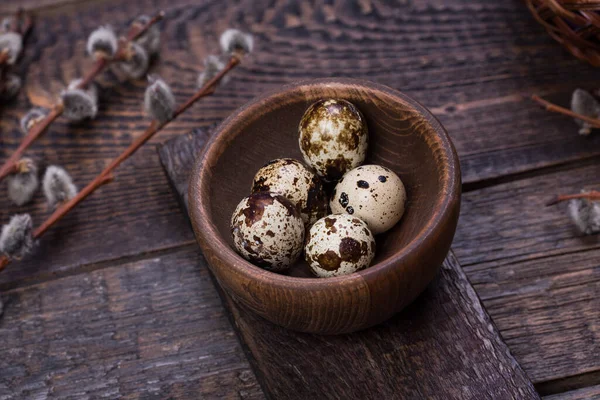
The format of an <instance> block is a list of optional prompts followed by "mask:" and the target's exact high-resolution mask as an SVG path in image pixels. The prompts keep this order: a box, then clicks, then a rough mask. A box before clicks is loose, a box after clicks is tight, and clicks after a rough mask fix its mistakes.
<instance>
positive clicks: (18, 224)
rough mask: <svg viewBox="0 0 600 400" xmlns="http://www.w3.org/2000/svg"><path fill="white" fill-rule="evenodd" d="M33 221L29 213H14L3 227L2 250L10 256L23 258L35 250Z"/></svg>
mask: <svg viewBox="0 0 600 400" xmlns="http://www.w3.org/2000/svg"><path fill="white" fill-rule="evenodd" d="M32 231H33V222H32V221H31V216H30V215H29V214H17V215H13V216H12V218H11V219H10V222H9V223H8V224H6V225H4V226H3V227H2V233H0V251H2V253H4V254H5V255H6V256H7V257H8V258H14V259H17V260H19V259H21V258H23V257H25V256H26V255H28V254H30V253H31V251H32V250H33V245H34V240H33V232H32Z"/></svg>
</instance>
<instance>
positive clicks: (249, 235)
mask: <svg viewBox="0 0 600 400" xmlns="http://www.w3.org/2000/svg"><path fill="white" fill-rule="evenodd" d="M231 235H232V236H233V245H234V247H235V249H236V250H237V252H238V253H239V254H240V255H241V256H242V257H244V258H245V259H246V260H248V261H250V262H252V263H254V264H255V265H257V266H259V267H261V268H264V269H266V270H269V271H275V272H279V271H284V270H286V269H287V268H288V267H289V266H290V265H291V264H293V263H294V262H295V261H296V260H297V259H298V257H299V256H300V254H301V253H302V245H303V243H304V223H303V222H302V218H301V217H300V213H299V212H298V210H296V207H294V205H293V204H292V203H291V202H290V201H289V200H288V199H286V198H285V197H283V196H281V195H280V194H276V193H269V192H259V193H253V194H251V195H250V196H248V197H245V198H244V199H243V200H242V201H241V202H240V203H239V204H238V206H237V207H236V209H235V211H234V212H233V215H232V216H231Z"/></svg>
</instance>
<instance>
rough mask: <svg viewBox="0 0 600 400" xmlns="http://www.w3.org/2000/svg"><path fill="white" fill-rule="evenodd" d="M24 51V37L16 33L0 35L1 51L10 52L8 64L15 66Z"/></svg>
mask: <svg viewBox="0 0 600 400" xmlns="http://www.w3.org/2000/svg"><path fill="white" fill-rule="evenodd" d="M22 49H23V36H21V35H19V34H18V33H16V32H5V33H2V34H0V51H7V52H8V60H7V63H8V64H14V63H15V62H16V61H17V58H18V57H19V54H21V50H22Z"/></svg>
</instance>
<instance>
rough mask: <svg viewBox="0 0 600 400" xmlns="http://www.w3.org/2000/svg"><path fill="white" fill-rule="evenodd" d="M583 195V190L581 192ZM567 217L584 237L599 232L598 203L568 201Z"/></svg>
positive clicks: (586, 200) (578, 200)
mask: <svg viewBox="0 0 600 400" xmlns="http://www.w3.org/2000/svg"><path fill="white" fill-rule="evenodd" d="M581 192H582V193H585V192H586V191H585V190H582V191H581ZM569 216H570V217H571V220H572V221H573V223H574V224H575V226H577V228H578V229H579V231H581V233H583V234H585V235H591V234H594V233H599V232H600V201H592V200H588V199H573V200H570V201H569Z"/></svg>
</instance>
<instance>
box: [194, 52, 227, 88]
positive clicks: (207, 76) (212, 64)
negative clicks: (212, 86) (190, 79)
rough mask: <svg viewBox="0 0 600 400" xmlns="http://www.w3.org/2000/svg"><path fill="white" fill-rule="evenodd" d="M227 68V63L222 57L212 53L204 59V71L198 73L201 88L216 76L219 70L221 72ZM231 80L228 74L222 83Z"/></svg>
mask: <svg viewBox="0 0 600 400" xmlns="http://www.w3.org/2000/svg"><path fill="white" fill-rule="evenodd" d="M223 68H225V63H224V62H223V60H221V58H219V57H217V56H214V55H210V56H208V57H206V58H205V59H204V71H202V72H201V73H200V75H198V87H199V88H201V87H203V86H204V85H206V84H207V83H208V81H210V80H211V79H212V78H214V77H215V76H216V75H217V74H218V73H219V72H221V71H222V70H223ZM228 80H229V77H228V76H224V77H223V79H221V82H220V83H222V84H225V83H227V81H228Z"/></svg>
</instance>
